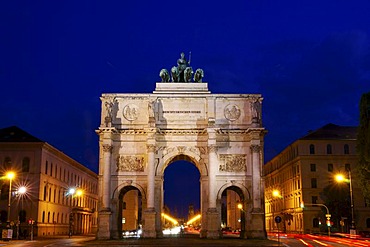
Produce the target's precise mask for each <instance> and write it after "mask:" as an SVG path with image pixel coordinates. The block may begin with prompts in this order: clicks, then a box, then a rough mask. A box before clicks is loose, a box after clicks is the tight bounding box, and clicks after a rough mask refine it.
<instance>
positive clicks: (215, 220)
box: [207, 208, 221, 239]
mask: <svg viewBox="0 0 370 247" xmlns="http://www.w3.org/2000/svg"><path fill="white" fill-rule="evenodd" d="M220 223H221V222H220V215H219V213H218V212H217V209H216V208H209V209H208V210H207V238H208V239H218V238H220V237H221V229H220V228H221V226H220Z"/></svg>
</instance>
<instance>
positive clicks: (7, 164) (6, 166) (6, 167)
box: [4, 157, 12, 171]
mask: <svg viewBox="0 0 370 247" xmlns="http://www.w3.org/2000/svg"><path fill="white" fill-rule="evenodd" d="M10 169H12V159H11V158H10V157H5V159H4V170H5V171H7V170H10Z"/></svg>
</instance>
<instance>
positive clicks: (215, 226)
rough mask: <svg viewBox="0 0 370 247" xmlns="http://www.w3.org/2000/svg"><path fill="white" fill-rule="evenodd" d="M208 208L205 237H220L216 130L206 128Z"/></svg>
mask: <svg viewBox="0 0 370 247" xmlns="http://www.w3.org/2000/svg"><path fill="white" fill-rule="evenodd" d="M207 131H208V193H209V194H208V210H207V238H211V239H215V238H220V233H221V232H220V227H221V226H220V223H221V222H220V217H219V212H218V211H217V207H216V206H217V205H216V199H217V198H216V197H217V196H216V174H217V169H218V159H217V146H216V131H215V129H214V128H208V130H207Z"/></svg>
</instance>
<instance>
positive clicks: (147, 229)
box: [143, 208, 157, 238]
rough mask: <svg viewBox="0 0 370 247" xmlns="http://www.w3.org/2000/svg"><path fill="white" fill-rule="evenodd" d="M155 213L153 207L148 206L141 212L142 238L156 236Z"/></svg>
mask: <svg viewBox="0 0 370 247" xmlns="http://www.w3.org/2000/svg"><path fill="white" fill-rule="evenodd" d="M156 215H157V213H156V212H155V210H154V208H149V209H147V210H145V211H144V212H143V238H157V231H156V227H155V225H156V224H155V223H156V222H155V221H156Z"/></svg>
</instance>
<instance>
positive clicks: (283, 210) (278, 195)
mask: <svg viewBox="0 0 370 247" xmlns="http://www.w3.org/2000/svg"><path fill="white" fill-rule="evenodd" d="M272 196H273V197H277V198H280V199H283V201H282V206H281V207H279V210H280V211H281V214H282V218H283V232H284V233H285V232H286V225H285V221H286V217H285V200H284V196H283V195H282V194H281V193H280V191H279V190H273V191H272ZM279 204H280V203H279Z"/></svg>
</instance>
